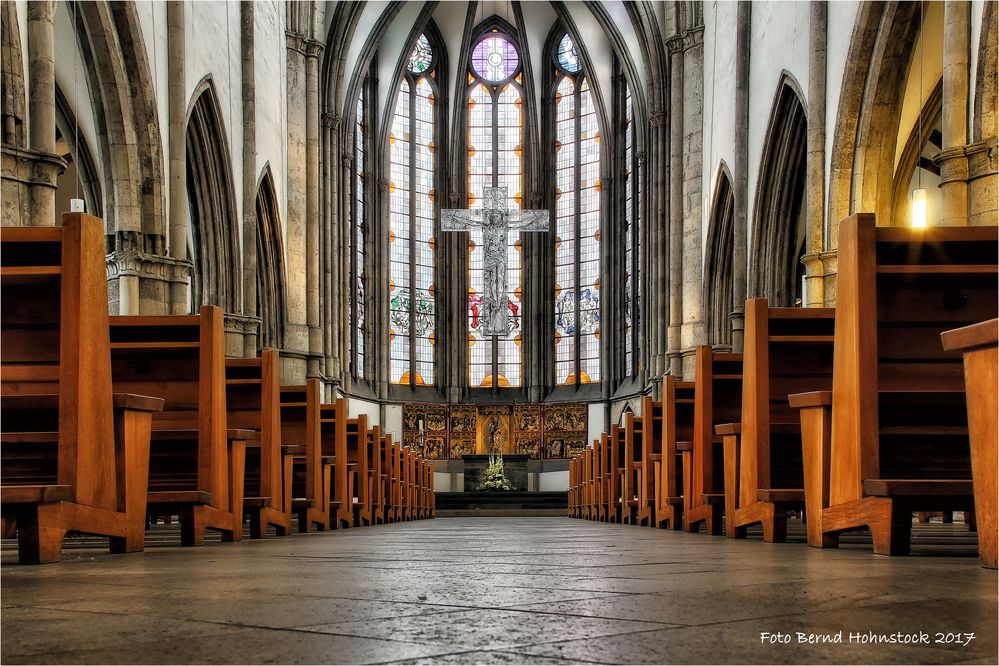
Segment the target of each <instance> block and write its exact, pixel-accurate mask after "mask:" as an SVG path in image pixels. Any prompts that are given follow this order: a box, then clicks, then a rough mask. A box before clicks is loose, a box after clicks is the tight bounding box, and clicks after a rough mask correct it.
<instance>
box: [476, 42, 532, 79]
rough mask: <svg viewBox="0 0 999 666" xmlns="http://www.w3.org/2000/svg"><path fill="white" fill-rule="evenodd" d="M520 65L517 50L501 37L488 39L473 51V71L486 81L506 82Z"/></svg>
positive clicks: (477, 45)
mask: <svg viewBox="0 0 999 666" xmlns="http://www.w3.org/2000/svg"><path fill="white" fill-rule="evenodd" d="M518 65H520V56H519V55H517V49H516V48H515V47H514V45H513V44H511V43H510V42H509V41H507V39H506V38H505V37H501V36H499V35H493V36H490V37H486V38H485V39H483V40H482V41H481V42H479V43H478V44H476V46H475V50H474V51H472V69H474V70H475V73H476V74H478V75H479V76H481V77H482V78H484V79H485V80H486V81H495V82H498V81H505V80H506V79H508V78H510V77H511V76H513V75H514V73H515V72H516V71H517V66H518Z"/></svg>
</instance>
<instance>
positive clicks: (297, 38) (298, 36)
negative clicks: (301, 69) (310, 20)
mask: <svg viewBox="0 0 999 666" xmlns="http://www.w3.org/2000/svg"><path fill="white" fill-rule="evenodd" d="M284 38H285V45H286V46H287V47H288V50H289V51H295V52H297V53H301V54H302V55H305V48H304V44H305V35H303V34H302V33H300V32H295V31H294V30H285V31H284Z"/></svg>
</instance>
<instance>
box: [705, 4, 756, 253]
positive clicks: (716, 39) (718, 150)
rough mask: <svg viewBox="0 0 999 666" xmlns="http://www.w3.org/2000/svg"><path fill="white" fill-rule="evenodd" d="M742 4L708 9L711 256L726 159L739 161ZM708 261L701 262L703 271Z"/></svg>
mask: <svg viewBox="0 0 999 666" xmlns="http://www.w3.org/2000/svg"><path fill="white" fill-rule="evenodd" d="M738 9H739V8H738V4H737V3H735V2H713V3H710V4H708V5H706V6H705V8H704V74H705V79H704V144H703V151H704V152H703V155H704V159H703V164H702V173H703V175H702V183H703V186H702V188H701V193H702V196H703V197H704V200H703V202H702V203H703V206H702V215H703V224H702V225H701V247H702V248H703V249H704V256H705V258H706V257H707V252H708V247H707V238H708V232H709V224H710V220H711V214H712V205H713V204H714V201H713V197H714V193H715V187H716V186H717V181H718V176H719V174H720V173H721V171H720V168H719V167H720V165H721V163H722V161H724V162H725V164H726V165H728V169H729V173H730V174H734V173H735V172H736V170H737V169H738V168H739V165H736V163H735V84H736V81H735V78H736V72H735V64H736V43H735V42H736V18H737V14H738ZM764 131H765V130H764ZM705 264H706V260H705V261H703V262H702V263H701V265H702V271H703V266H704V265H705Z"/></svg>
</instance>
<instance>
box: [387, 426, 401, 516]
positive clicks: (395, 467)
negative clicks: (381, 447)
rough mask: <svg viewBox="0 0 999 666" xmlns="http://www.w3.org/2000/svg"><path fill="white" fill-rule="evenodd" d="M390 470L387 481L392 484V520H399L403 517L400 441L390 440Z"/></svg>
mask: <svg viewBox="0 0 999 666" xmlns="http://www.w3.org/2000/svg"><path fill="white" fill-rule="evenodd" d="M391 455H392V472H391V474H390V476H389V482H390V483H391V486H392V507H391V511H392V522H399V521H401V520H402V519H403V513H402V508H403V507H402V502H403V497H402V494H403V487H402V486H403V482H402V442H392V447H391Z"/></svg>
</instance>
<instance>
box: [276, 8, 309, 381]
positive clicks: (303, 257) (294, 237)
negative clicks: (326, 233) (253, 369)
mask: <svg viewBox="0 0 999 666" xmlns="http://www.w3.org/2000/svg"><path fill="white" fill-rule="evenodd" d="M289 11H291V10H290V9H289ZM286 36H287V49H288V51H287V53H288V65H287V66H288V72H287V85H288V89H287V106H286V108H287V113H288V237H287V246H286V247H287V258H288V262H287V265H286V268H287V271H288V294H287V304H288V312H287V322H286V324H285V338H284V347H285V348H284V350H283V352H282V373H281V378H282V381H283V382H285V383H300V382H301V381H302V380H303V379H304V378H305V377H306V374H307V370H308V368H307V358H308V353H309V328H308V315H307V310H308V305H307V301H308V282H307V271H308V267H307V265H308V258H307V256H308V240H307V234H308V232H307V226H308V219H307V216H308V168H307V165H306V162H307V160H306V147H305V146H306V132H307V130H306V126H307V125H308V114H307V112H306V108H305V104H303V100H305V99H306V98H307V95H308V85H307V76H306V64H305V60H306V57H305V43H304V42H305V39H304V37H303V36H302V35H301V34H300V33H297V32H293V31H288V32H287V33H286Z"/></svg>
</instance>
